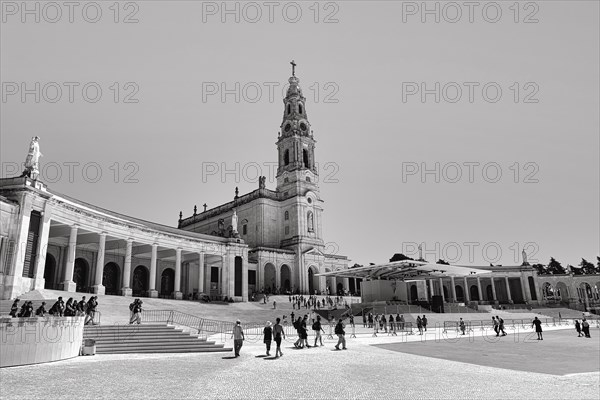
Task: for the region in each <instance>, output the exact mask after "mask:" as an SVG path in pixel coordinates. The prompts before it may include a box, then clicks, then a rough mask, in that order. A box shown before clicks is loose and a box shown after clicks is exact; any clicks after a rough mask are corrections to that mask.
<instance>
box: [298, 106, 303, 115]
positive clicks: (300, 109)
mask: <svg viewBox="0 0 600 400" xmlns="http://www.w3.org/2000/svg"><path fill="white" fill-rule="evenodd" d="M298 111H300V114H302V104H298Z"/></svg>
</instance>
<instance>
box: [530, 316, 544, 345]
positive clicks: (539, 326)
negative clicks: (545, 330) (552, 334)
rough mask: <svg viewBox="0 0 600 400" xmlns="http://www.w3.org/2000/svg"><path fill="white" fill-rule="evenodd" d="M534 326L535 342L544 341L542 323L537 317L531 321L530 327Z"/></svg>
mask: <svg viewBox="0 0 600 400" xmlns="http://www.w3.org/2000/svg"><path fill="white" fill-rule="evenodd" d="M534 326H535V333H537V340H544V338H543V337H542V321H540V320H539V319H538V317H535V318H534V319H533V322H532V324H531V327H532V328H533V327H534Z"/></svg>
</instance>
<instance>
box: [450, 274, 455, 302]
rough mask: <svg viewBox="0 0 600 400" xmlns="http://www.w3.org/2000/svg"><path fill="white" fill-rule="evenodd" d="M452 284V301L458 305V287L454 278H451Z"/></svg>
mask: <svg viewBox="0 0 600 400" xmlns="http://www.w3.org/2000/svg"><path fill="white" fill-rule="evenodd" d="M450 284H451V285H452V301H453V302H455V303H456V285H455V284H454V277H453V276H451V277H450Z"/></svg>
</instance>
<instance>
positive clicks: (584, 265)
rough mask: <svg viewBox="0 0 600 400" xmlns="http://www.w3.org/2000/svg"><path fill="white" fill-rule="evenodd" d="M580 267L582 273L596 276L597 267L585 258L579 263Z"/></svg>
mask: <svg viewBox="0 0 600 400" xmlns="http://www.w3.org/2000/svg"><path fill="white" fill-rule="evenodd" d="M579 266H580V267H581V269H580V271H581V273H582V274H585V275H588V274H595V273H596V267H595V266H594V264H592V263H591V262H589V261H588V260H586V259H585V258H582V259H581V262H580V263H579Z"/></svg>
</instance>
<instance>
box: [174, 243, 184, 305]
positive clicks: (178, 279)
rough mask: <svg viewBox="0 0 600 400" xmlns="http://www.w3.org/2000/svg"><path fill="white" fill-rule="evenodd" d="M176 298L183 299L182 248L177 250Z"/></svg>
mask: <svg viewBox="0 0 600 400" xmlns="http://www.w3.org/2000/svg"><path fill="white" fill-rule="evenodd" d="M174 290H175V299H177V300H181V299H183V293H181V248H177V250H175V284H174Z"/></svg>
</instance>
